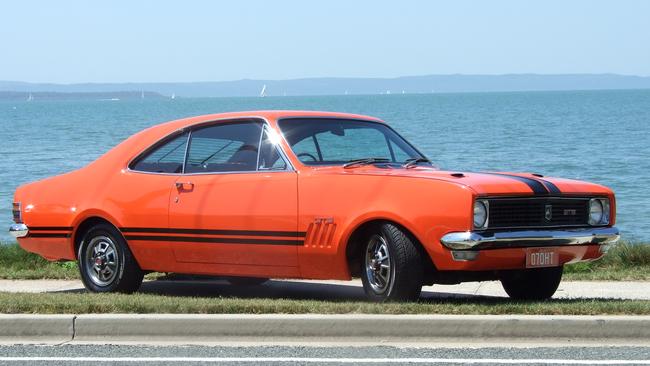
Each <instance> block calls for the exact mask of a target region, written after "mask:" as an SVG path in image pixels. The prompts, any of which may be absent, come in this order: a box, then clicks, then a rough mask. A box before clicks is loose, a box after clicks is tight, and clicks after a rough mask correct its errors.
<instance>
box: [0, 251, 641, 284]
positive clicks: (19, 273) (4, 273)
mask: <svg viewBox="0 0 650 366" xmlns="http://www.w3.org/2000/svg"><path fill="white" fill-rule="evenodd" d="M155 277H156V275H155V274H153V275H149V278H155ZM0 278H3V279H15V280H20V279H77V278H79V272H78V269H77V265H76V263H75V262H49V261H47V260H45V259H43V258H41V257H40V256H38V255H36V254H32V253H28V252H26V251H24V250H22V249H21V248H20V247H19V246H18V245H17V244H10V245H0ZM564 280H567V281H572V280H573V281H648V280H650V245H648V244H635V243H628V242H620V243H619V244H617V245H615V246H614V247H613V248H612V249H610V251H609V252H608V253H607V254H606V255H605V256H604V257H603V258H601V259H599V260H597V261H594V262H585V263H576V264H570V265H567V266H565V271H564Z"/></svg>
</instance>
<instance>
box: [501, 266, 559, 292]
mask: <svg viewBox="0 0 650 366" xmlns="http://www.w3.org/2000/svg"><path fill="white" fill-rule="evenodd" d="M562 271H563V267H549V268H534V269H524V270H519V271H509V272H506V273H504V274H503V275H502V276H501V284H502V285H503V289H504V290H505V291H506V293H507V294H508V296H510V297H511V298H513V299H515V300H546V299H550V298H551V297H552V296H553V294H555V291H557V288H558V286H559V285H560V281H562Z"/></svg>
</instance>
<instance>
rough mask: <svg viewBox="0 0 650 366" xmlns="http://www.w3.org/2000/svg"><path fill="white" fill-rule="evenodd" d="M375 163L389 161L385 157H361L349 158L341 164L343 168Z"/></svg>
mask: <svg viewBox="0 0 650 366" xmlns="http://www.w3.org/2000/svg"><path fill="white" fill-rule="evenodd" d="M375 163H390V159H386V158H363V159H354V160H350V161H348V162H347V163H345V164H343V167H344V168H345V169H349V168H353V167H355V166H361V165H368V164H375Z"/></svg>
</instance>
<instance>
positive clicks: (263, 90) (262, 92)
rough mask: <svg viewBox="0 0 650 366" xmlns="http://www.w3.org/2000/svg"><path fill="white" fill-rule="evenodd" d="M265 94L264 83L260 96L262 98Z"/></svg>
mask: <svg viewBox="0 0 650 366" xmlns="http://www.w3.org/2000/svg"><path fill="white" fill-rule="evenodd" d="M265 96H266V84H264V86H263V87H262V91H261V92H260V98H264V97H265Z"/></svg>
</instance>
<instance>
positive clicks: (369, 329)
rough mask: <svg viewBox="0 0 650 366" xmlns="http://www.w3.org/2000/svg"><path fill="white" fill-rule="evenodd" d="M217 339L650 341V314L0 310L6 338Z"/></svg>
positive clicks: (0, 331)
mask: <svg viewBox="0 0 650 366" xmlns="http://www.w3.org/2000/svg"><path fill="white" fill-rule="evenodd" d="M52 338H57V339H64V340H67V341H70V340H74V341H109V340H110V341H138V340H140V341H144V340H147V341H183V340H185V341H201V340H203V341H206V340H209V341H216V340H229V341H231V340H234V339H237V338H240V339H243V338H248V339H250V338H264V339H274V340H281V339H290V338H293V339H304V340H305V341H309V338H311V341H312V342H313V341H317V340H318V339H320V338H329V339H331V338H337V339H361V340H364V341H372V340H385V339H402V340H408V339H427V338H431V339H433V338H469V339H471V338H474V339H478V338H483V339H484V338H529V339H530V338H538V339H539V338H547V339H552V338H569V339H575V340H594V339H630V340H632V339H633V340H635V341H650V316H509V315H506V316H494V315H313V314H308V315H275V314H269V315H248V314H244V315H241V314H239V315H226V314H223V315H174V314H141V315H140V314H136V315H131V314H106V315H92V314H90V315H78V316H73V315H2V316H0V339H2V340H4V341H11V340H12V339H15V340H22V341H25V340H32V339H33V340H36V341H39V340H43V339H52Z"/></svg>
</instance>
